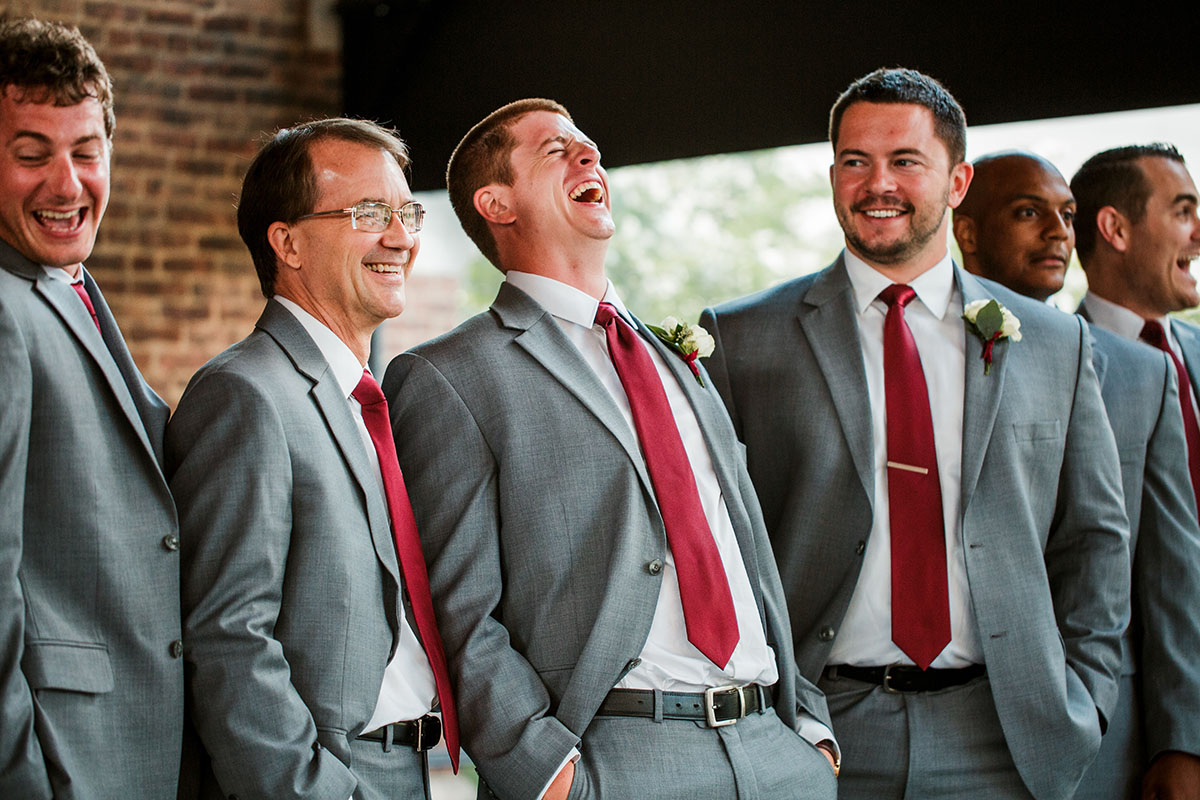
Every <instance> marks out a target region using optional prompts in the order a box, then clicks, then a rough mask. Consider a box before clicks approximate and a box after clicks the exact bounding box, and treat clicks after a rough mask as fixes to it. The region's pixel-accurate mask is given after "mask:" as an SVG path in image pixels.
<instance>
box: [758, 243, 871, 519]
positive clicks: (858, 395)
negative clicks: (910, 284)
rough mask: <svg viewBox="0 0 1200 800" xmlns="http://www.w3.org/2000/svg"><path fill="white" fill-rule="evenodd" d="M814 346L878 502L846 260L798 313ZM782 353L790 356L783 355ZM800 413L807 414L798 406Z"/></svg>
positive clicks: (867, 487) (822, 279)
mask: <svg viewBox="0 0 1200 800" xmlns="http://www.w3.org/2000/svg"><path fill="white" fill-rule="evenodd" d="M797 316H798V318H799V323H800V327H801V328H802V329H803V330H804V334H805V339H806V341H807V343H808V346H809V347H810V348H812V351H813V356H814V357H815V358H816V360H817V366H818V367H819V368H820V370H821V374H822V375H823V376H824V378H825V383H826V385H827V386H828V387H829V394H830V397H831V398H832V399H833V405H834V409H835V410H836V411H837V418H838V423H839V425H840V426H841V430H842V436H843V438H844V439H845V441H846V444H847V446H848V447H849V448H850V455H851V458H852V459H853V460H854V468H855V470H856V471H857V472H858V477H859V480H860V481H861V482H862V486H863V491H865V492H866V495H867V499H868V502H871V503H873V502H874V499H873V498H874V496H875V488H874V487H875V477H874V469H873V464H872V451H873V443H872V438H871V436H872V431H871V408H870V405H869V402H870V401H869V398H868V394H867V376H866V372H865V371H864V368H863V356H862V345H861V344H860V342H859V336H858V322H857V319H858V315H857V313H856V312H855V308H854V292H853V290H852V289H851V286H850V277H849V275H848V274H847V273H846V267H845V264H844V263H843V262H842V259H841V258H838V260H837V261H835V262H834V263H833V265H832V266H830V267H829V268H828V269H826V270H825V271H824V272H823V273H822V274H821V275H819V276H818V277H817V278H816V279H815V280H814V282H813V284H812V286H811V287H810V288H809V290H808V292H807V293H806V294H805V295H804V297H803V298H802V299H801V301H800V308H799V310H798V312H797ZM781 357H785V356H783V355H782V354H781ZM796 413H798V414H800V413H806V412H805V410H804V409H797V410H796Z"/></svg>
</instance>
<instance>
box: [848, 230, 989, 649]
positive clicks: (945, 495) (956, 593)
mask: <svg viewBox="0 0 1200 800" xmlns="http://www.w3.org/2000/svg"><path fill="white" fill-rule="evenodd" d="M842 255H843V258H844V260H845V263H846V271H847V272H848V273H849V275H850V285H851V287H852V288H853V291H854V304H855V311H856V313H857V317H858V336H859V342H860V344H861V346H862V354H863V367H864V368H865V370H866V374H867V394H868V396H869V400H870V404H871V429H872V434H873V437H872V441H873V445H874V473H875V496H874V513H873V516H872V522H871V535H870V541H869V544H868V545H867V549H866V552H865V553H864V555H863V565H862V571H861V572H860V573H859V577H858V583H857V585H856V586H855V587H854V594H853V595H852V596H851V598H850V606H849V608H847V610H846V616H845V617H844V618H843V620H842V628H841V631H839V632H838V636H837V639H836V641H835V642H834V645H833V650H832V652H831V653H830V655H829V663H830V664H850V665H854V666H882V665H885V664H912V663H913V662H912V659H910V658H909V657H908V656H906V655H905V654H904V652H903V651H902V650H900V648H899V647H897V646H896V645H895V644H894V643H893V642H892V548H891V517H890V514H889V508H890V505H889V502H888V483H887V404H886V402H885V394H884V377H883V320H884V317H885V316H886V315H887V304H885V303H884V302H883V301H882V300H880V299H879V293H880V292H882V291H883V290H884V289H886V288H887V287H888V286H890V285H891V284H892V280H891V279H890V278H888V277H886V276H885V275H883V274H882V273H880V272H878V271H877V270H875V269H874V268H873V267H871V266H870V265H869V264H867V263H866V262H865V261H863V260H861V259H859V258H857V257H856V256H855V255H854V254H853V253H851V252H850V251H849V250H844V251H843V253H842ZM908 285H909V286H911V287H912V289H913V291H915V292H916V294H917V296H916V297H915V298H914V299H913V300H912V302H910V303H909V304H908V306H907V307H906V308H905V310H904V318H905V321H906V322H907V323H908V327H909V330H911V331H912V336H913V340H914V341H915V342H916V345H917V352H918V353H919V354H920V357H921V368H922V371H923V372H924V373H925V383H926V385H927V387H928V390H929V406H930V409H929V410H930V415H931V416H932V418H933V441H934V449H935V450H936V452H937V465H938V479H939V483H940V485H941V490H942V520H943V524H944V526H945V534H946V566H947V579H948V588H949V600H950V644H948V645H947V646H946V648H945V649H944V650H942V652H941V653H940V654H939V655H938V657H937V658H935V659H934V660H933V663H932V665H931V666H933V667H937V668H945V669H957V668H961V667H966V666H969V665H971V664H982V663H983V649H982V647H981V645H980V642H979V631H978V629H977V627H976V623H975V611H974V608H973V605H972V602H971V593H970V589H969V587H968V585H967V564H966V558H965V552H964V549H963V543H962V526H961V518H962V508H961V506H962V503H961V487H962V426H963V396H964V390H965V388H964V387H965V379H966V369H967V364H966V339H965V337H966V327H965V325H964V323H963V321H962V319H961V316H962V310H963V302H962V294H961V292H960V291H959V289H958V288H957V287H956V286H955V284H954V268H953V264H952V262H951V260H950V256H949V254H947V255H946V256H945V257H943V258H942V260H941V261H939V262H938V263H937V265H936V266H934V267H933V268H932V269H930V270H928V271H926V272H924V273H922V274H921V275H920V276H919V277H917V278H916V279H914V280H913V281H912V282H910V283H909V284H908ZM970 366H971V368H972V369H976V368H977V369H983V366H982V364H972V365H970Z"/></svg>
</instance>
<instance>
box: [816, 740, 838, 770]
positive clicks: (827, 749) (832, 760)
mask: <svg viewBox="0 0 1200 800" xmlns="http://www.w3.org/2000/svg"><path fill="white" fill-rule="evenodd" d="M815 746H816V748H817V749H818V750H820V751H821V752H822V753H824V754H825V756H826V758H828V759H829V765H830V766H831V767H833V777H835V778H836V777H837V776H838V775H840V774H841V772H842V754H841V753H840V752H838V749H837V748H836V747H835V746H834V744H833V740H832V739H822V740H821V741H819V742H817V744H816V745H815Z"/></svg>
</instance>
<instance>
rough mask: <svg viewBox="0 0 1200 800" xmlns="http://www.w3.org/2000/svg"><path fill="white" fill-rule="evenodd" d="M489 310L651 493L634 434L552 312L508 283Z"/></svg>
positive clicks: (647, 475)
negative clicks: (604, 433) (601, 430)
mask: <svg viewBox="0 0 1200 800" xmlns="http://www.w3.org/2000/svg"><path fill="white" fill-rule="evenodd" d="M492 310H493V311H494V312H495V313H496V315H497V316H498V317H499V319H500V322H501V324H503V325H504V326H505V327H507V328H511V329H516V330H520V331H521V333H519V334H517V337H516V339H515V341H516V343H517V345H518V346H519V347H521V348H522V349H523V350H525V352H527V353H529V355H530V356H531V357H532V358H533V359H534V360H535V361H537V362H538V363H539V364H541V365H542V366H543V367H545V368H546V371H547V372H549V373H550V374H551V375H552V376H553V377H554V379H555V380H556V381H558V382H559V383H561V384H562V385H563V387H564V388H566V389H567V391H569V392H570V393H571V394H572V395H574V396H575V398H576V399H577V400H578V401H579V402H580V403H582V404H583V406H584V407H585V408H586V409H587V410H588V411H590V412H591V413H592V415H593V416H595V417H596V419H598V420H599V421H600V423H601V424H603V425H604V427H605V428H607V429H608V431H609V433H611V434H612V435H613V437H614V438H615V439H616V440H617V442H618V443H619V444H620V445H621V447H622V448H623V449H624V450H625V452H626V454H627V455H628V456H629V459H630V461H632V462H633V465H634V468H635V469H636V470H637V473H638V477H639V478H640V479H641V481H642V484H643V485H644V486H645V487H646V489H647V490H649V491H650V493H651V495H652V496H653V489H652V487H651V484H650V476H649V474H648V473H647V472H646V464H645V461H644V460H643V458H642V452H641V448H640V447H639V446H638V441H637V435H636V434H635V433H634V432H633V430H631V429H630V427H629V423H627V422H626V421H625V417H624V416H622V414H621V410H620V409H619V408H617V404H616V403H614V402H613V400H612V397H611V395H609V393H608V390H607V389H605V388H604V384H602V383H601V382H600V379H599V378H597V377H596V374H595V373H594V372H593V371H592V368H591V367H589V366H588V365H587V362H586V361H584V360H583V356H582V355H581V354H580V353H579V350H578V348H576V347H575V345H574V344H572V343H571V340H570V339H568V338H567V336H566V334H564V333H563V332H562V330H561V329H560V328H559V327H558V323H557V322H555V321H554V317H553V315H552V314H550V313H549V312H548V311H546V310H545V309H544V308H542V307H541V306H540V305H538V304H537V303H536V302H535V301H534V300H533V299H532V298H531V297H529V295H527V294H525V293H524V292H522V291H521V290H520V289H517V288H516V287H514V286H512V285H510V284H508V283H504V284H502V285H501V286H500V293H499V294H498V295H497V296H496V300H495V302H493V303H492Z"/></svg>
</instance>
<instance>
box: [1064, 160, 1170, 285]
mask: <svg viewBox="0 0 1200 800" xmlns="http://www.w3.org/2000/svg"><path fill="white" fill-rule="evenodd" d="M1143 158H1166V159H1170V160H1171V161H1178V162H1179V163H1180V164H1182V163H1184V161H1183V154H1182V153H1180V152H1179V150H1177V149H1176V148H1175V146H1174V145H1169V144H1164V143H1161V142H1155V143H1153V144H1135V145H1129V146H1127V147H1114V148H1112V149H1111V150H1105V151H1103V152H1100V153H1096V155H1094V156H1092V157H1091V158H1089V159H1088V160H1087V161H1085V162H1083V166H1082V167H1080V168H1079V171H1078V172H1076V173H1075V177H1073V178H1071V194H1073V195H1075V204H1076V207H1077V210H1076V212H1075V249H1076V250H1078V251H1079V261H1080V264H1081V265H1083V266H1084V267H1086V266H1087V264H1086V263H1084V260H1085V259H1088V258H1090V257H1091V255H1092V253H1093V252H1094V251H1095V249H1096V242H1097V238H1098V236H1099V229H1098V228H1097V227H1096V216H1097V215H1098V214H1099V213H1100V209H1102V208H1104V207H1105V206H1112V207H1113V208H1115V209H1116V210H1117V211H1120V212H1121V213H1122V214H1124V215H1125V216H1126V217H1127V218H1128V219H1129V222H1130V223H1131V224H1133V225H1136V224H1138V223H1139V222H1141V221H1142V218H1143V217H1145V216H1146V202H1147V201H1148V200H1149V199H1150V195H1151V194H1153V190H1154V187H1153V186H1151V185H1150V181H1149V180H1148V179H1147V178H1146V173H1144V172H1142V167H1141V165H1140V164H1139V163H1138V161H1139V160H1140V159H1143Z"/></svg>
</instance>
